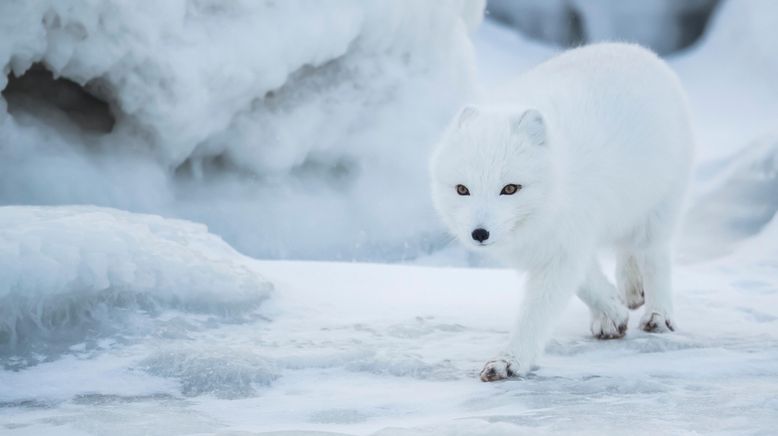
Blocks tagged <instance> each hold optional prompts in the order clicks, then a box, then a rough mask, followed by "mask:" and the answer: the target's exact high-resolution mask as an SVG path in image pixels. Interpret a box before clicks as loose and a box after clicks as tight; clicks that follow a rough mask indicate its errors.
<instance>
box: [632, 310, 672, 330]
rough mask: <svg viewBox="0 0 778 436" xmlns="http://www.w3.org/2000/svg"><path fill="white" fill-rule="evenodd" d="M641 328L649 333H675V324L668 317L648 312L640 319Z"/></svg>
mask: <svg viewBox="0 0 778 436" xmlns="http://www.w3.org/2000/svg"><path fill="white" fill-rule="evenodd" d="M640 328H641V329H643V330H644V331H647V332H649V333H667V332H673V331H675V324H674V323H673V320H672V319H670V317H669V316H668V315H663V314H661V313H659V312H647V313H646V314H644V315H643V318H641V319H640Z"/></svg>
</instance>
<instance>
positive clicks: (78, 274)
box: [0, 206, 271, 366]
mask: <svg viewBox="0 0 778 436" xmlns="http://www.w3.org/2000/svg"><path fill="white" fill-rule="evenodd" d="M270 290H271V285H270V283H269V282H268V281H267V280H265V279H264V278H263V277H262V275H260V273H259V272H258V271H257V270H256V269H255V267H254V265H253V264H252V263H251V261H250V260H249V259H248V258H246V257H244V256H242V255H240V254H238V253H237V252H236V251H235V250H234V249H232V248H231V247H230V246H229V245H227V244H226V243H225V242H224V241H223V240H221V239H220V238H219V237H217V236H214V235H212V234H210V233H208V232H207V230H206V228H205V226H203V225H201V224H195V223H189V222H185V221H180V220H167V219H164V218H161V217H158V216H151V215H137V214H131V213H127V212H122V211H117V210H113V209H106V208H98V207H89V206H81V207H75V206H74V207H65V206H62V207H23V206H18V207H14V206H6V207H2V208H0V356H2V358H3V361H4V366H19V365H21V366H24V365H26V364H31V363H35V360H37V359H36V356H41V357H40V359H43V360H48V359H51V358H53V357H54V356H56V355H58V354H59V353H60V352H64V351H66V350H68V349H69V348H70V350H71V351H74V350H75V351H78V350H79V349H78V348H72V347H71V346H73V345H77V344H82V345H80V347H81V349H82V350H83V348H84V347H85V345H84V341H87V342H88V343H89V344H90V348H94V347H98V348H99V345H98V344H97V343H96V342H95V341H97V340H98V339H99V338H101V337H105V336H109V335H114V334H117V333H122V334H123V335H132V336H136V335H141V336H142V335H145V334H148V330H149V326H148V325H147V324H148V319H146V318H148V317H153V318H156V317H158V316H159V315H160V314H161V313H162V312H163V311H165V310H171V309H174V310H179V311H184V312H190V313H196V314H202V315H210V316H216V317H221V318H224V319H227V320H228V319H231V318H239V317H244V316H248V315H250V314H251V313H252V311H254V310H255V309H257V308H258V307H259V306H260V304H261V303H262V301H263V300H265V299H266V298H267V297H268V296H269V293H270ZM139 312H140V313H144V314H146V317H139V316H138V313H139ZM163 321H164V323H163V324H160V323H155V324H154V325H155V326H156V328H157V329H161V328H162V327H163V326H167V328H168V331H169V329H170V324H171V320H169V319H166V320H163ZM160 322H161V321H160Z"/></svg>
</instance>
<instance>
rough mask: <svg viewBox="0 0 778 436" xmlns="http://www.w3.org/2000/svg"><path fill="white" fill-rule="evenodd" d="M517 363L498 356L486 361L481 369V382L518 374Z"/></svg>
mask: <svg viewBox="0 0 778 436" xmlns="http://www.w3.org/2000/svg"><path fill="white" fill-rule="evenodd" d="M518 366H519V365H518V364H517V363H516V362H515V361H514V360H513V359H511V358H500V359H494V360H490V361H488V362H486V364H485V365H484V369H482V370H481V375H480V377H481V381H482V382H493V381H497V380H503V379H506V378H509V377H514V376H517V375H519V371H518Z"/></svg>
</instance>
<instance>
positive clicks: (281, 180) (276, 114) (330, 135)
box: [0, 0, 484, 260]
mask: <svg viewBox="0 0 778 436" xmlns="http://www.w3.org/2000/svg"><path fill="white" fill-rule="evenodd" d="M483 6H484V5H483V2H482V1H477V0H467V1H465V0H447V1H446V2H436V3H435V4H432V3H425V2H417V1H413V0H402V1H396V2H385V1H351V0H347V1H342V0H329V1H310V0H288V1H282V2H278V1H251V0H240V1H230V2H223V1H213V0H190V1H187V0H171V1H166V2H165V3H164V4H159V3H158V2H154V1H144V2H140V3H138V2H129V3H128V2H126V1H120V0H110V1H103V0H77V1H73V2H64V3H63V2H59V1H31V2H4V3H3V4H2V5H0V31H1V32H2V33H3V35H4V38H2V40H0V66H2V67H3V73H4V74H2V77H0V89H2V88H5V87H6V84H7V83H6V82H8V80H7V77H6V75H8V74H11V75H14V76H22V75H23V73H25V72H26V71H27V70H28V69H29V68H31V67H33V68H37V67H38V66H40V65H43V66H45V67H46V68H48V69H49V70H51V71H52V72H53V73H54V76H55V77H60V78H64V79H68V80H70V81H72V82H75V83H77V84H80V85H83V86H84V88H85V89H86V90H87V91H88V92H90V93H91V94H94V95H95V96H97V97H100V98H102V99H103V100H105V101H106V102H107V104H108V107H109V108H110V112H111V113H110V114H106V113H105V110H103V112H98V113H95V114H93V115H92V116H91V117H92V118H99V119H103V118H110V117H113V118H114V119H115V123H116V124H115V125H114V127H113V129H112V130H110V131H109V132H108V133H105V132H101V131H97V132H95V131H91V130H85V129H83V128H82V127H81V126H79V123H77V122H74V120H73V119H74V118H76V119H77V118H79V117H83V115H84V113H89V112H88V108H87V107H86V106H87V105H86V104H85V103H84V104H79V103H78V102H69V101H67V98H66V97H67V96H63V95H58V94H57V93H56V92H53V94H54V95H52V96H49V98H48V99H42V98H40V97H37V98H36V96H35V95H21V96H19V95H16V94H18V93H17V92H13V91H14V89H13V88H14V87H10V88H12V89H11V90H6V93H5V94H4V96H3V98H2V99H0V109H4V110H0V138H3V142H2V147H0V202H2V203H4V204H9V203H11V204H30V203H32V204H46V205H59V204H96V205H100V206H107V207H115V208H120V209H123V210H130V211H133V212H150V213H155V214H160V215H163V216H167V217H175V218H184V219H188V220H193V221H198V222H203V223H205V224H207V225H208V226H209V228H211V230H212V231H214V232H215V233H217V234H219V235H220V236H222V237H223V238H225V240H227V242H229V243H230V244H231V245H233V246H235V247H236V248H237V249H239V250H240V251H242V252H244V253H247V254H250V255H253V256H257V257H266V258H279V257H280V258H287V257H294V258H320V259H321V258H327V259H332V258H342V259H347V260H350V259H354V258H359V259H395V260H399V259H403V258H407V257H413V256H418V254H419V253H426V252H430V251H432V249H433V248H435V246H436V244H437V245H439V244H440V241H441V240H442V238H443V235H442V232H441V230H440V228H439V227H438V226H436V225H435V224H434V223H435V219H434V212H433V210H432V207H431V206H429V205H428V202H427V201H426V200H427V198H426V192H424V191H422V190H419V189H417V186H421V185H423V184H426V157H427V150H428V147H429V144H431V143H432V142H434V140H435V139H436V137H437V135H438V133H439V131H440V130H441V129H442V127H443V126H444V125H445V123H446V122H447V121H448V119H449V118H450V116H451V115H452V114H453V113H454V111H455V110H456V109H457V108H458V106H459V105H460V104H461V103H462V102H464V101H465V100H466V99H468V98H469V97H470V95H471V94H472V92H473V83H474V80H473V77H474V76H473V75H474V71H473V70H474V60H473V50H472V45H471V42H470V40H469V34H470V32H471V31H472V30H473V29H474V28H475V27H477V25H478V23H479V22H480V20H481V17H482V11H483ZM325 30H326V31H325ZM323 33H324V34H326V37H322V36H321V35H322V34H323ZM5 35H10V37H5ZM8 83H11V82H8ZM37 87H38V88H40V89H43V88H46V84H45V83H41V84H39V85H38V86H37ZM28 94H29V93H28ZM63 99H64V100H66V101H62V100H63ZM57 101H59V104H56V102H57ZM53 103H54V104H53ZM63 107H64V109H63ZM92 109H94V108H92ZM389 177H394V178H395V179H396V180H397V181H398V183H396V184H394V185H393V189H386V190H382V192H381V195H380V196H377V195H376V191H375V187H376V186H382V185H383V184H384V181H385V180H388V178H389ZM61 180H67V181H68V184H67V188H59V187H55V188H52V185H55V186H56V185H60V183H57V182H58V181H61ZM397 202H404V203H406V204H408V208H407V209H406V210H405V211H404V216H405V217H407V218H408V219H407V222H406V223H405V224H402V225H398V223H397V221H398V220H397V219H396V218H397V215H396V214H392V213H387V209H390V208H391V205H392V204H396V203H397ZM322 227H324V228H329V229H331V231H330V232H327V233H325V234H322V232H320V229H321V228H322Z"/></svg>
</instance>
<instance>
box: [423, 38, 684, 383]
mask: <svg viewBox="0 0 778 436" xmlns="http://www.w3.org/2000/svg"><path fill="white" fill-rule="evenodd" d="M500 91H501V94H500V96H499V97H497V98H494V99H492V100H493V101H490V103H489V104H488V105H478V106H470V107H467V108H465V109H463V111H462V112H461V113H460V114H459V115H458V116H457V117H456V119H455V120H454V121H453V122H452V124H451V126H450V127H449V129H448V131H447V133H446V134H445V137H444V139H443V140H442V141H441V143H440V144H439V146H438V147H437V148H436V150H435V152H434V154H433V156H432V160H431V174H432V191H433V200H434V202H435V205H436V207H437V209H438V211H439V213H440V216H441V217H442V219H443V220H444V222H445V223H446V224H447V225H448V227H449V228H450V230H451V231H452V232H453V233H454V234H455V235H456V236H457V237H458V238H459V239H460V240H461V241H462V242H463V243H464V244H465V245H467V246H469V247H471V248H473V249H475V250H481V251H484V252H486V253H489V254H491V255H494V256H495V257H497V258H498V259H499V260H501V261H502V262H504V263H506V264H508V265H510V266H513V267H516V268H518V269H523V270H526V271H527V272H528V275H527V277H528V279H527V284H526V294H525V297H524V301H523V302H522V305H521V308H520V310H519V316H518V318H517V323H516V326H515V328H514V329H513V331H512V337H511V340H510V343H509V344H508V346H507V347H506V349H505V350H504V352H503V353H502V354H501V355H499V356H498V357H497V358H495V359H494V360H492V361H490V362H488V363H487V364H486V366H485V368H484V370H483V372H482V373H481V378H482V380H489V381H490V380H496V379H500V378H504V377H507V376H509V375H512V374H517V375H523V374H526V373H527V372H529V371H530V369H531V368H532V367H533V365H534V364H535V363H536V360H537V358H538V357H539V355H540V354H541V352H542V350H543V348H544V345H545V342H546V340H547V338H548V336H549V334H550V332H551V330H552V327H553V322H554V320H556V319H557V318H559V316H560V314H561V312H562V310H563V308H564V307H565V305H566V303H567V301H568V300H569V298H570V297H571V296H572V295H573V294H576V293H577V294H578V296H579V297H580V298H581V299H582V300H583V301H584V302H585V303H586V304H587V305H588V306H589V308H590V309H591V313H592V321H591V329H592V333H593V334H594V335H595V336H597V337H600V338H603V339H606V338H617V337H621V336H623V335H624V331H625V329H626V323H627V318H628V314H629V312H628V310H627V307H626V305H629V306H630V308H636V307H638V306H640V305H641V304H643V300H644V298H645V306H646V308H645V315H644V316H643V318H642V320H641V328H643V329H644V330H647V331H658V332H660V331H668V330H672V329H673V304H672V294H671V283H670V263H671V261H670V242H671V238H672V235H673V230H674V227H675V223H676V221H677V218H678V215H679V209H680V206H681V203H682V200H683V197H684V193H685V190H686V185H687V179H688V174H689V170H690V166H691V160H692V149H693V138H692V133H691V129H690V122H689V116H688V111H687V105H686V99H685V96H684V93H683V90H682V87H681V85H680V82H679V81H678V79H677V77H676V76H675V74H674V73H673V72H672V71H671V70H670V69H669V67H668V66H667V65H666V64H665V63H664V62H662V61H661V60H660V59H659V58H657V57H656V56H655V55H654V54H653V53H651V52H649V51H647V50H645V49H643V48H640V47H638V46H634V45H628V44H612V43H608V44H597V45H590V46H586V47H582V48H577V49H573V50H570V51H567V52H565V53H563V54H561V55H559V56H557V57H555V58H553V59H551V60H549V61H547V62H545V63H543V64H541V65H539V66H537V67H536V68H534V69H533V70H531V71H530V72H528V73H527V74H525V75H523V76H521V77H519V78H518V79H517V80H516V81H515V82H514V83H512V84H511V85H510V86H509V87H507V88H504V89H501V90H500ZM458 184H462V185H465V186H466V187H467V188H468V190H469V192H470V195H465V196H463V195H458V194H457V192H456V185H458ZM506 184H520V185H522V186H523V188H522V189H521V190H519V192H517V193H516V194H514V195H500V192H501V190H502V188H503V186H505V185H506ZM476 228H484V229H486V230H488V231H489V235H490V236H489V239H487V240H486V241H484V243H483V244H481V243H479V242H477V241H475V240H474V239H473V238H472V237H471V232H472V231H473V230H474V229H476ZM607 247H611V248H615V251H616V253H617V257H618V266H617V272H616V276H617V286H614V285H612V284H611V283H610V282H609V281H608V280H607V279H606V277H605V276H604V275H603V273H602V271H601V269H600V266H599V264H598V261H597V258H596V257H597V253H598V251H599V250H601V249H602V248H607ZM496 307H499V303H498V302H497V304H496Z"/></svg>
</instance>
